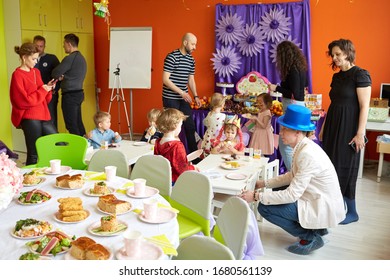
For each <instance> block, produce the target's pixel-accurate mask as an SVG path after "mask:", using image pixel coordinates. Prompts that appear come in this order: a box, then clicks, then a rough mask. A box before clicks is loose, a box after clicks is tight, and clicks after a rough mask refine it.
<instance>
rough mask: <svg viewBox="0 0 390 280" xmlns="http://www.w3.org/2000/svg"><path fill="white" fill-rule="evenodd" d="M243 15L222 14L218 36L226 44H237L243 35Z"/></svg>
mask: <svg viewBox="0 0 390 280" xmlns="http://www.w3.org/2000/svg"><path fill="white" fill-rule="evenodd" d="M243 25H244V23H243V21H242V20H241V17H240V16H238V15H237V14H234V15H229V14H227V15H226V16H225V17H224V16H222V17H221V19H220V20H218V24H217V26H216V30H215V31H216V33H217V38H218V39H219V40H220V41H221V42H222V43H223V44H225V45H229V44H236V43H237V42H238V41H239V40H240V38H241V36H242V26H243Z"/></svg>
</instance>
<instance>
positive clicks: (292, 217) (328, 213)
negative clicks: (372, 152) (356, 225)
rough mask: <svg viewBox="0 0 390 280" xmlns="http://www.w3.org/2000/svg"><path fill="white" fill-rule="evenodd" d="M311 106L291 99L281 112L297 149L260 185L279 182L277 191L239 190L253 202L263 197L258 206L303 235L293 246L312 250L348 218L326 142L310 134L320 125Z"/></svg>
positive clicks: (286, 138) (285, 134) (285, 135)
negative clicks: (284, 168) (281, 170)
mask: <svg viewBox="0 0 390 280" xmlns="http://www.w3.org/2000/svg"><path fill="white" fill-rule="evenodd" d="M310 117H311V111H310V110H309V109H308V108H306V107H303V106H300V105H296V104H292V105H289V106H288V107H287V110H286V113H285V115H283V116H281V117H279V119H278V121H279V124H280V125H281V130H280V133H279V134H280V137H281V138H282V140H283V143H284V144H286V145H289V146H291V147H292V148H293V149H294V151H293V160H292V169H291V171H289V172H287V173H285V174H283V175H281V176H278V177H276V178H272V179H270V180H266V181H257V183H256V188H264V187H268V188H277V187H280V186H284V185H288V187H287V188H286V189H284V190H279V191H273V192H257V191H255V192H252V191H245V192H243V194H241V195H240V196H241V197H242V198H243V199H245V200H246V201H248V202H251V201H260V203H259V206H258V210H259V212H260V214H261V215H262V216H263V217H264V218H265V219H266V220H268V221H269V222H271V223H273V224H275V225H277V226H280V227H281V228H282V229H284V230H285V231H287V232H288V233H290V234H291V235H293V236H296V237H299V238H300V241H299V242H296V243H294V244H292V245H291V246H289V247H288V248H287V250H288V251H290V252H292V253H295V254H300V255H307V254H309V253H311V252H312V251H314V250H316V249H319V248H321V247H322V246H324V241H323V240H322V237H321V236H322V235H325V234H327V233H328V231H327V228H328V227H335V226H337V225H338V223H339V222H341V221H342V220H343V219H344V218H345V210H344V202H343V197H342V195H341V191H340V186H339V181H338V177H337V173H336V170H335V168H334V166H333V164H332V162H331V161H330V159H329V157H328V156H327V155H326V153H325V152H324V151H323V150H322V148H321V147H320V146H319V145H317V144H316V143H314V142H313V141H312V140H310V139H308V138H307V137H306V133H307V131H313V130H314V129H315V126H314V125H313V124H312V123H311V122H310Z"/></svg>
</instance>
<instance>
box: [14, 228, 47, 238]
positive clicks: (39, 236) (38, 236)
mask: <svg viewBox="0 0 390 280" xmlns="http://www.w3.org/2000/svg"><path fill="white" fill-rule="evenodd" d="M14 232H15V228H12V229H11V231H10V234H11V236H12V237H14V238H16V239H22V240H28V239H37V238H41V237H42V236H44V235H45V234H48V233H49V232H50V231H48V232H46V233H43V234H41V235H37V236H25V237H21V236H18V235H16V234H15V233H14Z"/></svg>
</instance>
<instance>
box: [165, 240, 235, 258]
mask: <svg viewBox="0 0 390 280" xmlns="http://www.w3.org/2000/svg"><path fill="white" fill-rule="evenodd" d="M172 259H173V260H234V259H235V258H234V255H233V253H232V251H231V250H230V249H229V248H228V247H226V246H225V245H223V244H221V243H219V242H218V241H216V240H215V239H214V238H212V237H208V236H198V235H193V236H190V237H188V238H186V239H184V240H183V241H181V242H180V245H179V247H177V256H173V257H172Z"/></svg>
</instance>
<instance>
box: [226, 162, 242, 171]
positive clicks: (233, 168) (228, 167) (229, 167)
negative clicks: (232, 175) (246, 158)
mask: <svg viewBox="0 0 390 280" xmlns="http://www.w3.org/2000/svg"><path fill="white" fill-rule="evenodd" d="M242 166H243V165H242V164H241V163H240V164H239V166H237V167H235V166H232V165H231V164H228V163H222V164H221V167H222V168H223V169H228V170H237V169H239V168H240V167H242Z"/></svg>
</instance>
